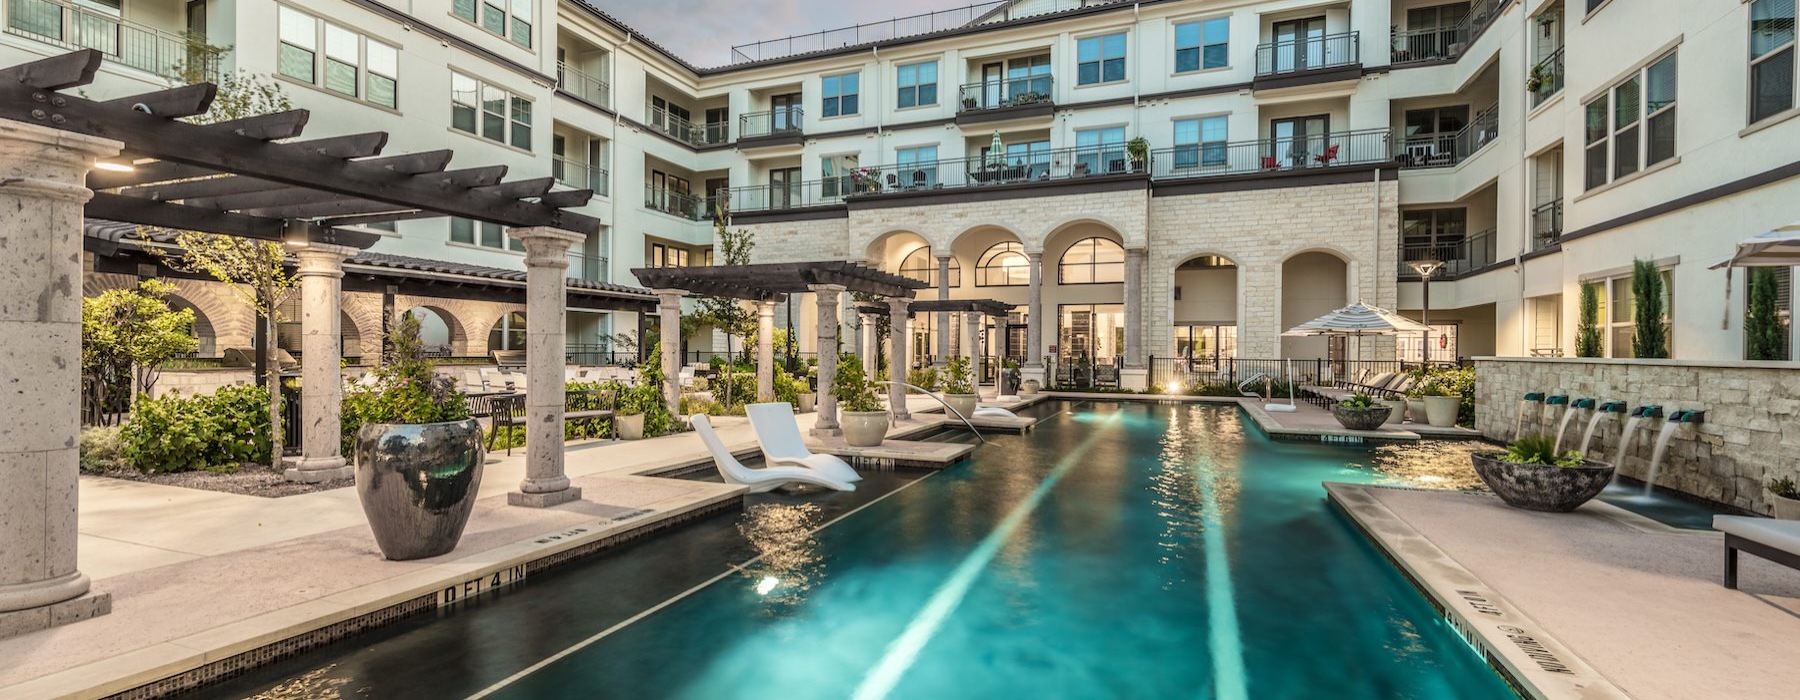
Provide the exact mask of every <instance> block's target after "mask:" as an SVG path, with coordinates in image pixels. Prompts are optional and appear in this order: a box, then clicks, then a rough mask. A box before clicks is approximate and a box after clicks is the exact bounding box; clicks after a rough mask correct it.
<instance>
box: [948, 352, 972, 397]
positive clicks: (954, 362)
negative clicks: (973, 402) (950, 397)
mask: <svg viewBox="0 0 1800 700" xmlns="http://www.w3.org/2000/svg"><path fill="white" fill-rule="evenodd" d="M944 369H945V373H944V374H945V376H944V385H943V389H944V393H946V394H973V393H975V388H974V387H973V386H972V385H971V383H970V381H969V373H970V372H969V358H967V357H961V356H958V357H952V358H950V362H949V364H948V365H946V366H945V368H944Z"/></svg>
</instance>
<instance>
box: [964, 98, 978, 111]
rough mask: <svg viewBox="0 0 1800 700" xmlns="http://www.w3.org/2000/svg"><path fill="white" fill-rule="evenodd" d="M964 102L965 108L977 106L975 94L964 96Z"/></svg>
mask: <svg viewBox="0 0 1800 700" xmlns="http://www.w3.org/2000/svg"><path fill="white" fill-rule="evenodd" d="M962 102H963V109H974V108H975V98H974V97H973V96H966V97H963V100H962Z"/></svg>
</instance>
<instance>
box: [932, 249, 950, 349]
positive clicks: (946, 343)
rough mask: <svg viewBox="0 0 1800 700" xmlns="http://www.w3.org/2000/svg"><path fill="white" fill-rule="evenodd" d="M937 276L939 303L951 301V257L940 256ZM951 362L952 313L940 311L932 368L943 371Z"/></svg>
mask: <svg viewBox="0 0 1800 700" xmlns="http://www.w3.org/2000/svg"><path fill="white" fill-rule="evenodd" d="M937 262H938V275H937V293H938V301H947V300H949V299H950V256H948V255H939V256H938V259H937ZM949 361H950V313H949V312H947V311H939V312H938V315H937V357H936V358H933V359H932V361H931V366H933V367H936V368H937V369H938V371H940V372H941V371H943V369H944V365H945V364H946V363H948V362H949Z"/></svg>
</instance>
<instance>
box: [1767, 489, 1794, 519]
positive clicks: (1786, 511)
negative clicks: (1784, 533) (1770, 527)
mask: <svg viewBox="0 0 1800 700" xmlns="http://www.w3.org/2000/svg"><path fill="white" fill-rule="evenodd" d="M1769 503H1770V504H1771V505H1773V506H1774V507H1775V517H1777V518H1781V519H1782V520H1800V498H1786V497H1783V496H1777V495H1775V494H1772V493H1771V494H1769Z"/></svg>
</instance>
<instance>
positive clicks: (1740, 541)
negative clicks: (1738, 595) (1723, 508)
mask: <svg viewBox="0 0 1800 700" xmlns="http://www.w3.org/2000/svg"><path fill="white" fill-rule="evenodd" d="M1713 529H1714V530H1718V531H1719V532H1723V533H1725V587H1726V588H1737V569H1738V566H1737V563H1738V562H1737V560H1738V552H1740V551H1743V552H1749V553H1751V554H1754V555H1756V556H1759V557H1762V558H1764V559H1767V560H1769V561H1772V562H1775V563H1777V564H1782V565H1784V566H1790V567H1793V568H1795V569H1800V521H1794V520H1775V519H1773V518H1751V517H1745V516H1742V515H1715V516H1713Z"/></svg>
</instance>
